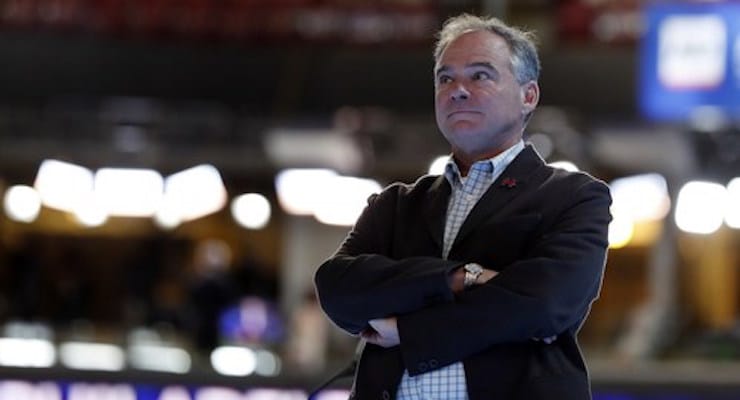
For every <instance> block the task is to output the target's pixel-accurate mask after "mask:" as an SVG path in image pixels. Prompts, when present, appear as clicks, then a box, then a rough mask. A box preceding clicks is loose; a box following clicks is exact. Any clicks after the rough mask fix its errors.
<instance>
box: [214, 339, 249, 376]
mask: <svg viewBox="0 0 740 400" xmlns="http://www.w3.org/2000/svg"><path fill="white" fill-rule="evenodd" d="M211 365H212V366H213V369H214V370H216V372H218V373H219V374H221V375H227V376H247V375H250V374H251V373H253V372H254V370H255V368H256V367H257V356H256V355H255V353H254V351H252V349H249V348H247V347H237V346H221V347H217V348H216V349H214V350H213V352H211Z"/></svg>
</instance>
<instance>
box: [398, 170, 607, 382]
mask: <svg viewBox="0 0 740 400" xmlns="http://www.w3.org/2000/svg"><path fill="white" fill-rule="evenodd" d="M573 189H574V190H572V191H570V193H571V196H572V197H571V199H570V201H569V202H568V204H569V205H568V206H567V207H566V208H565V210H564V211H563V212H562V213H560V214H559V216H558V217H557V219H556V220H555V222H554V223H552V224H550V225H549V228H547V229H546V231H545V232H543V233H542V234H541V235H539V236H538V237H537V239H536V240H537V242H536V243H533V244H532V245H531V247H529V251H528V252H527V254H526V255H525V257H524V258H522V259H520V260H518V261H516V262H514V263H513V264H511V265H509V266H508V267H507V268H506V269H505V270H504V271H502V272H501V273H500V274H499V275H498V276H496V277H495V278H493V279H491V280H490V281H488V282H487V283H486V284H484V285H481V286H477V287H475V288H473V289H470V290H468V291H465V292H463V293H462V294H460V295H459V296H458V297H457V298H456V300H455V302H449V303H444V304H438V305H435V306H432V307H427V308H424V309H420V310H417V311H414V312H410V313H407V314H405V315H401V316H399V319H398V328H399V334H400V338H401V351H402V353H403V357H404V362H405V364H406V366H407V367H408V369H409V373H410V374H411V375H416V374H419V373H421V372H423V371H421V370H419V369H418V368H417V365H420V364H424V362H427V361H429V360H431V359H434V360H435V361H436V362H435V364H437V365H438V366H440V367H442V366H444V365H448V364H451V363H453V362H456V361H460V360H463V359H465V358H466V357H468V356H471V355H473V354H475V353H477V352H480V351H482V350H484V349H486V348H488V347H490V346H492V345H495V344H499V343H505V342H517V341H527V340H530V339H531V338H538V337H539V338H544V337H550V336H553V335H559V334H563V333H564V332H567V331H573V332H575V331H576V330H577V329H578V328H579V327H580V324H581V322H582V321H583V320H584V318H585V317H586V315H587V313H588V310H589V308H590V305H591V303H592V302H593V301H594V300H595V298H596V297H597V295H598V292H599V289H600V286H601V280H602V276H603V269H604V265H605V262H606V250H607V247H608V241H607V231H608V224H609V222H610V220H611V216H610V213H609V206H610V204H611V197H610V195H609V189H608V187H607V186H606V185H605V184H603V183H602V182H599V181H595V180H591V181H588V182H586V183H583V184H580V186H577V187H575V188H573ZM491 247H492V249H494V251H495V245H491Z"/></svg>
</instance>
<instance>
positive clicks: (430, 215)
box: [424, 175, 452, 254]
mask: <svg viewBox="0 0 740 400" xmlns="http://www.w3.org/2000/svg"><path fill="white" fill-rule="evenodd" d="M451 192H452V189H451V188H450V184H449V182H447V179H446V178H445V177H444V175H440V176H439V177H438V178H437V180H436V181H435V182H434V183H433V184H432V186H430V187H429V190H428V192H427V195H428V196H429V197H428V199H429V201H427V202H426V206H425V210H424V214H425V217H426V218H425V220H426V222H427V227H428V228H429V232H430V234H431V235H432V239H434V243H436V244H437V246H438V247H439V249H440V254H441V253H442V241H443V240H444V238H443V235H444V231H445V218H446V217H447V203H448V201H449V199H450V193H451Z"/></svg>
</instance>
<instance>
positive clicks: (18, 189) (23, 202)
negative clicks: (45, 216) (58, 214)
mask: <svg viewBox="0 0 740 400" xmlns="http://www.w3.org/2000/svg"><path fill="white" fill-rule="evenodd" d="M3 205H4V207H5V215H7V216H8V218H10V219H12V220H13V221H18V222H25V223H31V222H33V221H35V220H36V218H38V216H39V213H40V212H41V197H40V196H39V193H38V192H37V191H36V189H34V188H32V187H30V186H26V185H15V186H11V187H10V188H8V190H7V191H6V192H5V197H4V201H3Z"/></svg>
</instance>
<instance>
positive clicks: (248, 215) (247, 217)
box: [231, 193, 272, 229]
mask: <svg viewBox="0 0 740 400" xmlns="http://www.w3.org/2000/svg"><path fill="white" fill-rule="evenodd" d="M271 212H272V210H271V207H270V202H269V201H268V200H267V198H265V196H263V195H261V194H259V193H246V194H243V195H241V196H238V197H236V198H235V199H234V200H232V202H231V215H232V216H233V217H234V220H235V221H236V222H237V223H238V224H239V225H241V226H243V227H245V228H247V229H262V228H264V227H265V226H266V225H267V223H268V222H269V221H270V214H271Z"/></svg>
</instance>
